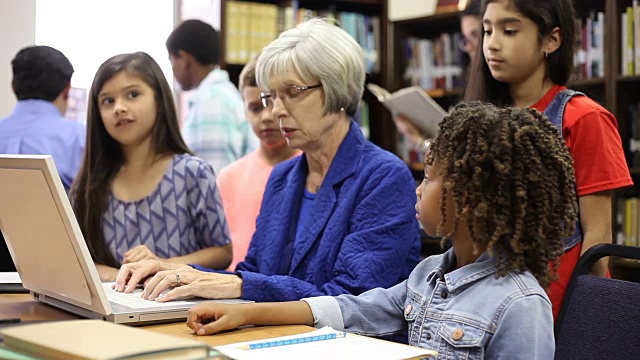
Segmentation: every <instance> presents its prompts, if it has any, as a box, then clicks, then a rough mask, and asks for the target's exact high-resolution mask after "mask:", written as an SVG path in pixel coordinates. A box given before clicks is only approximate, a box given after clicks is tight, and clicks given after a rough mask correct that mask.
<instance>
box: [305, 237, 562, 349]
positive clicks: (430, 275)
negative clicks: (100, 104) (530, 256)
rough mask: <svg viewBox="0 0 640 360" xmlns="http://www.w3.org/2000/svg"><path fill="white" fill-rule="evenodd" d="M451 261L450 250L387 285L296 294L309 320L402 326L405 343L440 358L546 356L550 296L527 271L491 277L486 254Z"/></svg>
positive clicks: (368, 331) (388, 330) (363, 327)
mask: <svg viewBox="0 0 640 360" xmlns="http://www.w3.org/2000/svg"><path fill="white" fill-rule="evenodd" d="M454 264H455V254H454V253H453V249H449V251H447V252H446V253H445V254H442V255H437V256H431V257H429V258H427V259H425V260H423V261H422V262H421V263H420V264H418V266H417V267H416V268H415V269H414V270H413V272H412V273H411V275H410V276H409V279H408V280H406V281H404V282H402V283H400V284H398V285H396V286H394V287H391V288H389V289H382V288H376V289H373V290H370V291H367V292H365V293H363V294H361V295H360V296H353V295H340V296H338V297H329V296H322V297H316V298H308V299H303V300H304V301H306V302H307V303H308V304H309V306H310V307H311V310H312V312H313V317H314V321H315V326H316V327H322V326H331V327H333V328H334V329H337V330H345V331H348V332H351V333H356V334H361V335H368V336H387V335H390V334H394V333H398V332H400V331H402V330H404V329H406V328H407V325H408V327H409V344H410V345H414V346H420V347H424V348H430V349H434V350H437V351H438V354H439V355H438V358H439V359H527V360H535V359H541V360H546V359H553V356H554V351H555V343H554V337H553V316H552V313H551V302H550V301H549V298H548V297H547V295H546V293H545V292H544V290H543V289H542V287H540V284H538V282H537V281H536V279H535V278H534V276H533V275H532V274H531V273H530V272H529V271H526V272H523V273H516V272H509V273H507V275H506V276H504V277H500V278H496V271H497V259H496V258H494V257H491V256H489V255H488V254H487V253H484V254H482V255H481V256H480V257H479V258H478V260H476V262H475V263H473V264H469V265H466V266H464V267H462V268H459V269H456V270H453V271H450V272H448V273H447V270H448V269H451V268H452V267H453V266H454Z"/></svg>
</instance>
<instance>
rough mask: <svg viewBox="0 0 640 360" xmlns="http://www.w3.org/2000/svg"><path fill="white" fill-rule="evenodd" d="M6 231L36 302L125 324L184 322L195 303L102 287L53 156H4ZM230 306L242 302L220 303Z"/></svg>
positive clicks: (0, 210)
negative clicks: (165, 300)
mask: <svg viewBox="0 0 640 360" xmlns="http://www.w3.org/2000/svg"><path fill="white" fill-rule="evenodd" d="M0 229H1V230H2V234H3V235H4V238H5V241H6V243H7V247H8V248H9V252H10V253H11V257H12V258H13V261H14V263H15V265H16V269H17V271H18V273H19V274H20V278H21V279H22V284H23V286H24V287H25V288H26V289H28V290H29V291H30V293H31V294H32V296H33V298H34V299H36V300H38V301H41V302H44V303H47V304H49V305H53V306H55V307H58V308H60V309H63V310H66V311H69V312H72V313H75V314H78V315H80V316H82V317H86V318H97V319H104V320H106V321H110V322H114V323H120V324H131V325H138V324H148V323H160V322H171V321H181V320H184V319H185V318H186V314H187V309H189V308H190V307H192V306H194V305H195V304H197V303H198V302H202V301H211V300H205V299H190V300H186V301H172V302H168V303H157V302H154V301H149V300H144V299H142V298H141V297H140V292H141V291H142V290H141V289H139V290H137V291H136V292H134V293H131V294H123V293H118V292H115V291H114V290H112V289H111V284H112V283H101V282H100V277H99V276H98V272H97V270H96V267H95V265H94V263H93V260H92V259H91V255H90V253H89V249H88V248H87V244H86V243H85V240H84V238H83V236H82V232H81V231H80V226H79V225H78V222H77V220H76V218H75V215H74V213H73V210H72V208H71V204H70V203H69V199H68V198H67V194H66V192H65V190H64V187H63V186H62V182H61V181H60V177H59V176H58V172H57V170H56V167H55V165H54V163H53V159H52V158H51V156H49V155H0ZM216 301H220V302H227V303H242V302H247V301H245V300H239V299H228V300H216Z"/></svg>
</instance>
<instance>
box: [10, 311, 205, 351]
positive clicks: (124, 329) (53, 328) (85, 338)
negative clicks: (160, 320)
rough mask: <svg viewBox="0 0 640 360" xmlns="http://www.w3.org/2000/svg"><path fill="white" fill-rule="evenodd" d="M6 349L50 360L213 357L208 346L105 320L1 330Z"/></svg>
mask: <svg viewBox="0 0 640 360" xmlns="http://www.w3.org/2000/svg"><path fill="white" fill-rule="evenodd" d="M0 334H2V336H3V337H4V346H5V347H6V348H7V349H9V350H13V351H16V352H19V353H22V354H24V355H27V356H33V357H36V358H47V359H105V360H107V359H124V358H126V359H129V360H136V359H151V358H153V359H171V360H191V359H206V358H208V357H209V346H208V345H207V344H205V343H202V342H199V341H196V340H192V339H187V338H180V337H176V336H171V335H167V334H161V333H157V332H153V331H148V330H142V329H138V328H133V327H129V326H125V325H117V324H113V323H108V322H106V321H101V320H69V321H52V322H45V323H37V324H29V325H17V326H13V327H10V328H6V329H2V330H0Z"/></svg>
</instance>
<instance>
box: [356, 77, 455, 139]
mask: <svg viewBox="0 0 640 360" xmlns="http://www.w3.org/2000/svg"><path fill="white" fill-rule="evenodd" d="M367 89H369V91H371V93H372V94H373V95H375V96H376V97H377V98H378V101H380V102H381V103H382V104H383V105H384V106H385V107H386V108H387V109H389V110H390V111H391V112H392V113H394V114H403V115H404V116H406V117H407V118H409V120H411V121H412V122H413V123H414V124H415V125H416V126H417V127H418V128H420V130H422V131H423V132H425V133H426V134H427V135H428V136H435V135H436V133H437V132H438V123H439V122H440V121H441V120H442V119H443V118H444V117H445V116H446V115H447V112H446V111H445V110H444V109H443V108H442V107H441V106H440V105H438V103H437V102H435V100H433V99H432V98H431V97H430V96H429V95H427V93H426V92H425V91H424V90H423V89H422V88H421V87H419V86H411V87H408V88H404V89H400V90H398V91H396V92H394V93H393V94H391V93H389V91H387V90H386V89H384V88H382V87H380V86H378V85H376V84H371V83H369V84H367Z"/></svg>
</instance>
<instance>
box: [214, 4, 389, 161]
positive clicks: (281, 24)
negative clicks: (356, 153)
mask: <svg viewBox="0 0 640 360" xmlns="http://www.w3.org/2000/svg"><path fill="white" fill-rule="evenodd" d="M238 6H239V7H240V10H238V9H237V7H238ZM230 8H231V9H232V10H231V12H229V9H230ZM255 9H258V10H257V11H256V10H255ZM236 11H239V12H240V14H244V15H240V18H241V20H238V19H237V15H233V14H234V12H236ZM253 12H257V15H256V14H255V13H253ZM252 13H253V14H252ZM220 14H221V16H220V34H221V40H222V41H221V43H222V49H223V51H222V63H221V67H222V68H223V69H225V70H227V71H228V72H229V76H230V78H231V81H233V82H234V83H235V84H236V85H237V84H238V79H239V75H240V71H241V70H242V67H243V66H244V64H245V63H246V61H247V60H248V59H249V58H250V56H251V55H253V54H254V53H256V52H258V51H259V50H260V49H261V48H262V47H263V46H264V45H266V44H268V43H269V42H270V41H271V40H273V39H275V38H276V37H277V36H278V35H279V34H280V32H282V31H283V30H286V29H288V28H290V27H292V26H294V25H295V24H297V23H298V22H300V21H303V20H304V19H306V18H308V17H314V16H324V17H329V18H335V19H336V21H337V22H338V23H339V24H340V25H341V26H343V28H345V30H347V32H349V33H351V34H352V35H353V36H354V38H356V40H357V41H358V42H359V43H360V44H361V46H362V47H363V48H364V49H365V56H366V58H367V62H368V66H367V69H368V73H367V82H374V83H376V84H378V85H381V86H383V87H384V86H386V83H385V81H384V80H385V79H386V78H387V74H386V72H387V68H388V67H387V58H386V56H385V54H386V52H387V1H386V0H326V1H324V0H293V1H292V0H287V1H283V0H220ZM247 14H248V15H247ZM374 23H377V24H374ZM256 24H257V25H256ZM252 26H254V27H256V28H258V29H259V30H258V34H257V36H256V33H255V32H253V33H252V31H251V30H250V29H251V27H252ZM238 27H240V28H247V27H248V28H249V30H245V31H247V34H246V35H245V37H249V38H250V39H252V38H256V37H258V38H260V39H261V40H259V41H258V42H257V43H255V44H253V45H251V44H250V45H248V47H249V48H250V49H249V51H248V52H249V53H250V54H249V56H235V55H236V54H232V55H234V56H229V55H230V50H231V52H235V51H236V50H235V49H237V46H239V45H240V46H241V47H242V46H247V45H246V39H243V36H239V34H238V32H239V31H238V30H236V28H238ZM363 28H365V29H367V31H368V32H371V34H372V35H373V36H372V37H370V38H366V39H365V38H363V37H361V36H359V35H358V34H361V29H363ZM260 29H262V30H260ZM265 29H266V30H265ZM260 33H262V34H260ZM249 41H251V40H249ZM243 44H244V45H243ZM367 45H369V46H367ZM237 51H243V50H241V49H240V50H237ZM376 58H377V60H375V59H376ZM363 100H364V101H363V106H362V111H361V113H362V114H363V115H362V123H363V128H368V129H366V130H365V131H368V134H369V139H370V140H371V141H372V142H374V143H376V144H377V145H379V146H380V147H382V148H384V149H387V150H393V149H394V145H395V137H394V136H393V134H394V133H395V128H394V127H393V124H392V123H391V118H390V116H389V115H388V114H387V113H386V110H385V109H384V107H383V106H382V105H381V104H379V102H378V101H377V100H376V99H375V98H374V97H373V95H371V94H370V93H368V92H366V91H365V93H364V96H363ZM367 118H368V120H366V119H367ZM367 124H368V125H367Z"/></svg>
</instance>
